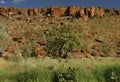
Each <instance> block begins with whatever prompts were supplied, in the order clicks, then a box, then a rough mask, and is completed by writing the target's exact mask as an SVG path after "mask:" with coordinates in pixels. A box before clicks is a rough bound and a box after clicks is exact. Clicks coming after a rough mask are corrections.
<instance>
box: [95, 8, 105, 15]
mask: <svg viewBox="0 0 120 82" xmlns="http://www.w3.org/2000/svg"><path fill="white" fill-rule="evenodd" d="M95 15H96V16H98V17H103V16H104V15H105V10H104V9H103V8H96V9H95Z"/></svg>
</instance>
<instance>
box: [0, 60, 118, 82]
mask: <svg viewBox="0 0 120 82" xmlns="http://www.w3.org/2000/svg"><path fill="white" fill-rule="evenodd" d="M31 60H32V61H31ZM105 60H107V61H106V62H105ZM2 61H4V60H2ZM48 61H49V62H48ZM5 62H6V61H5ZM5 62H3V63H4V64H3V65H8V66H5V67H2V68H1V66H3V65H2V63H0V82H120V70H119V69H120V62H119V59H115V58H110V59H109V58H108V59H107V58H106V59H104V58H100V59H97V60H95V59H82V60H81V59H76V60H75V59H48V58H44V59H41V60H39V61H38V60H34V59H28V60H25V62H23V63H20V62H10V61H9V62H6V63H5ZM93 62H94V63H93ZM103 62H104V63H103ZM70 63H71V64H70ZM75 64H76V65H75Z"/></svg>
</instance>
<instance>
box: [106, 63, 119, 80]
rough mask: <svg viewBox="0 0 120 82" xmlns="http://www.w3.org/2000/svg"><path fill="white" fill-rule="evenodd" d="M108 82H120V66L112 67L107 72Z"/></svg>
mask: <svg viewBox="0 0 120 82" xmlns="http://www.w3.org/2000/svg"><path fill="white" fill-rule="evenodd" d="M104 77H105V80H106V82H120V65H114V66H113V65H112V66H110V67H108V68H107V69H106V70H105V73H104Z"/></svg>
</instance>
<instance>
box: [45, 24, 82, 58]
mask: <svg viewBox="0 0 120 82" xmlns="http://www.w3.org/2000/svg"><path fill="white" fill-rule="evenodd" d="M80 38H81V37H80V33H79V32H78V31H76V30H75V28H73V26H71V25H65V26H61V27H59V26H58V27H54V28H52V29H51V30H50V32H49V35H48V36H47V41H48V42H47V43H48V44H47V52H48V54H50V55H52V56H59V57H67V54H68V53H69V52H71V51H72V50H73V49H78V50H82V49H83V48H84V46H83V45H81V43H80Z"/></svg>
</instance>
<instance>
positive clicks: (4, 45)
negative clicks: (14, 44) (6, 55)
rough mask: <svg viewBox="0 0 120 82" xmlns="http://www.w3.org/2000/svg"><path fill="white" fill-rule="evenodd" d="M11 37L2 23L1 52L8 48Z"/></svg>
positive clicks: (0, 27)
mask: <svg viewBox="0 0 120 82" xmlns="http://www.w3.org/2000/svg"><path fill="white" fill-rule="evenodd" d="M10 41H11V37H10V36H9V34H8V33H7V31H6V27H5V26H3V25H1V24H0V52H2V51H4V50H6V48H7V47H8V46H9V44H10V43H11V42H10Z"/></svg>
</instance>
